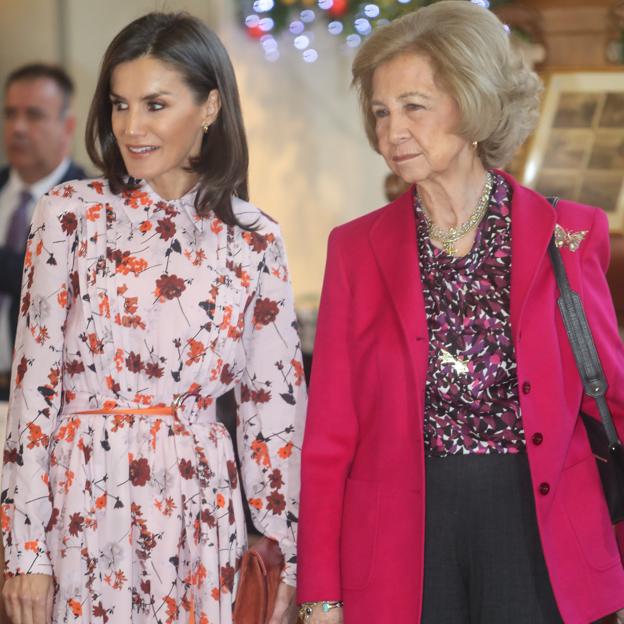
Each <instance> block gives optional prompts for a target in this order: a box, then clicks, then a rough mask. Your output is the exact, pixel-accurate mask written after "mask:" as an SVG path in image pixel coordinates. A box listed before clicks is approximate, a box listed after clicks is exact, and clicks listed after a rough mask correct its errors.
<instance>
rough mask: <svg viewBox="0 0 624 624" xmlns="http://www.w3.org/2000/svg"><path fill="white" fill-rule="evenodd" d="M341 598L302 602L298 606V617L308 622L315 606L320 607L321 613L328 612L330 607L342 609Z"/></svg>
mask: <svg viewBox="0 0 624 624" xmlns="http://www.w3.org/2000/svg"><path fill="white" fill-rule="evenodd" d="M342 604H343V603H342V600H321V601H320V602H302V603H301V605H300V606H299V617H300V618H301V619H302V620H303V621H304V622H309V621H310V618H311V617H312V612H313V611H314V608H315V607H320V608H321V611H322V612H323V613H329V612H330V611H331V610H332V609H342Z"/></svg>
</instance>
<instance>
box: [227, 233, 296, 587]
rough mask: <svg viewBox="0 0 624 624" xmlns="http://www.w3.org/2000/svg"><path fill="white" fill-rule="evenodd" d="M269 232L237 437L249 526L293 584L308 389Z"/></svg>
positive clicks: (252, 308) (277, 244) (283, 270)
mask: <svg viewBox="0 0 624 624" xmlns="http://www.w3.org/2000/svg"><path fill="white" fill-rule="evenodd" d="M270 230H271V231H270V232H269V233H268V234H265V233H263V235H262V240H263V241H265V242H266V245H267V247H266V250H265V254H264V256H263V260H262V261H261V265H260V267H259V278H258V283H257V288H256V290H255V293H254V294H253V297H252V298H251V300H250V301H248V303H247V309H246V313H245V329H244V337H243V339H244V342H245V355H246V364H245V370H244V371H243V374H242V376H241V379H240V383H239V384H238V385H237V386H236V388H235V393H236V400H237V404H238V427H237V438H238V448H239V453H240V457H241V475H242V479H243V484H244V486H245V492H246V495H247V500H248V502H249V505H250V508H251V512H252V518H253V521H254V524H255V525H256V527H257V528H258V530H260V531H261V532H262V533H263V534H264V535H266V536H268V537H272V538H274V539H276V540H277V541H278V543H279V545H280V548H281V550H282V552H283V553H284V557H285V560H286V568H285V570H284V574H283V577H282V579H283V580H284V581H285V582H287V583H288V584H290V585H295V582H296V535H297V521H298V499H299V485H300V476H299V469H300V451H301V439H302V435H303V426H304V425H303V424H304V418H305V409H306V390H305V380H304V375H303V364H302V359H301V348H300V345H299V338H298V335H297V324H296V319H295V311H294V305H293V296H292V292H291V287H290V283H289V279H288V270H287V264H286V255H285V252H284V247H283V243H282V239H281V235H280V232H279V228H278V227H277V226H274V225H271V227H270ZM253 235H254V236H256V234H255V233H254V234H253ZM259 240H260V239H259ZM265 242H263V243H262V244H265Z"/></svg>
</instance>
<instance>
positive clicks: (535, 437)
mask: <svg viewBox="0 0 624 624" xmlns="http://www.w3.org/2000/svg"><path fill="white" fill-rule="evenodd" d="M531 441H532V442H533V444H535V446H539V445H540V444H541V443H542V442H543V441H544V436H543V435H542V434H541V433H540V432H539V431H538V432H537V433H534V434H533V436H532V437H531Z"/></svg>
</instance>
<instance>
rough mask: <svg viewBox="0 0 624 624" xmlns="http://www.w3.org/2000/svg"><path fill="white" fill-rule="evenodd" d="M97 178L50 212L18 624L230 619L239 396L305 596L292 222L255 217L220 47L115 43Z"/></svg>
mask: <svg viewBox="0 0 624 624" xmlns="http://www.w3.org/2000/svg"><path fill="white" fill-rule="evenodd" d="M87 147H88V151H89V154H90V156H91V157H92V158H93V161H94V162H95V163H96V164H97V165H98V166H99V167H100V168H101V169H102V171H103V172H104V174H105V175H104V178H101V179H96V180H92V181H85V182H72V183H69V184H65V185H63V186H60V187H56V188H55V189H54V190H53V191H51V192H50V194H49V195H48V196H47V197H45V198H44V199H42V201H41V202H40V204H39V205H38V207H37V210H36V214H35V217H34V220H33V224H32V227H31V231H30V235H29V240H28V249H27V254H26V262H25V268H24V275H25V279H24V290H23V293H22V308H21V318H20V325H19V330H18V337H17V341H16V352H15V358H16V359H15V362H16V365H15V367H14V371H15V372H14V377H13V380H12V394H11V400H10V405H9V417H8V425H7V438H6V447H5V456H4V457H5V465H4V472H3V485H2V491H3V495H2V508H1V511H2V527H3V538H4V542H5V547H6V568H7V572H8V575H9V578H8V580H7V582H6V584H5V588H4V592H3V593H4V597H5V601H6V603H7V607H8V610H9V615H10V617H11V618H12V620H13V622H14V624H30V623H35V624H39V623H43V622H48V621H53V622H69V621H71V622H76V621H79V622H80V621H81V622H100V621H101V622H155V621H159V622H169V623H173V622H195V623H197V624H199V623H202V624H205V623H208V622H210V624H217V623H229V622H231V621H232V603H233V600H234V597H235V595H236V586H237V575H236V571H237V569H238V563H239V559H240V557H241V554H242V552H243V550H244V549H245V546H246V534H245V525H244V515H243V512H242V501H241V493H240V487H239V483H240V480H239V473H238V471H237V466H236V462H235V458H234V455H233V450H232V444H231V440H230V439H229V437H228V435H227V432H226V430H225V428H224V426H223V425H221V424H220V423H218V422H216V417H215V400H216V398H217V397H218V396H220V395H222V394H224V393H225V392H227V391H228V390H230V389H232V388H233V389H234V391H235V395H236V399H237V406H238V425H237V438H238V448H239V453H240V458H241V470H240V477H241V478H242V481H243V485H244V487H245V490H246V493H247V496H248V499H249V503H250V506H251V510H252V514H253V518H254V522H255V524H256V526H257V528H258V529H259V530H260V531H261V532H262V533H264V534H265V535H267V536H269V537H272V538H274V539H276V540H277V542H278V543H279V546H280V548H281V550H282V552H283V554H284V557H285V562H286V565H285V568H284V572H283V576H282V583H281V585H280V587H279V590H278V599H277V604H276V607H275V610H274V613H273V615H272V619H271V620H270V621H271V623H272V624H285V623H286V621H287V619H288V613H289V611H291V606H292V603H293V597H294V589H293V587H294V584H295V566H296V556H295V536H296V530H297V515H298V512H297V504H298V489H299V475H298V467H299V447H300V434H301V428H302V419H303V413H304V409H305V403H306V398H305V383H304V380H303V367H302V364H301V351H300V347H299V341H298V337H297V332H296V324H295V315H294V309H293V299H292V294H291V289H290V284H289V280H288V270H287V265H286V257H285V253H284V247H283V243H282V239H281V235H280V230H279V227H278V225H277V224H276V223H275V222H274V221H272V220H271V219H270V218H268V217H267V216H266V215H265V214H264V213H262V212H261V211H260V210H258V209H257V208H255V207H254V206H252V205H251V204H249V203H247V163H248V157H247V145H246V139H245V132H244V128H243V123H242V118H241V112H240V105H239V98H238V90H237V86H236V79H235V76H234V71H233V68H232V66H231V63H230V60H229V58H228V55H227V52H226V51H225V49H224V48H223V45H222V44H221V42H220V41H219V39H218V38H217V37H216V35H215V34H214V33H212V32H211V31H210V30H209V29H208V28H207V27H206V26H205V25H203V24H202V23H201V22H200V21H199V20H197V19H196V18H194V17H191V16H189V15H187V14H164V13H151V14H149V15H146V16H144V17H142V18H140V19H138V20H136V21H134V22H132V23H131V24H130V25H129V26H127V27H126V28H124V29H123V30H122V31H121V32H120V33H119V34H118V35H117V37H115V39H114V40H113V41H112V43H111V44H110V46H109V48H108V50H107V52H106V54H105V56H104V60H103V64H102V69H101V74H100V78H99V82H98V85H97V88H96V92H95V96H94V99H93V103H92V106H91V112H90V115H89V120H88V125H87Z"/></svg>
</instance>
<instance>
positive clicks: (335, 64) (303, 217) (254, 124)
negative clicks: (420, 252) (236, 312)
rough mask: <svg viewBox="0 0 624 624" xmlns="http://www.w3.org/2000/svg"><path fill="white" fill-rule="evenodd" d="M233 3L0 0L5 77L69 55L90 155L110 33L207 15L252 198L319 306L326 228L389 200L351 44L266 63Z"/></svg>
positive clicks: (323, 44) (300, 286)
mask: <svg viewBox="0 0 624 624" xmlns="http://www.w3.org/2000/svg"><path fill="white" fill-rule="evenodd" d="M234 4H235V3H234V2H233V1H232V0H168V1H163V0H106V1H104V0H0V42H2V43H1V44H0V45H2V48H0V52H1V53H0V80H3V79H4V78H5V77H6V74H7V72H8V71H9V70H10V69H11V68H13V67H15V66H16V65H18V64H21V63H24V62H27V61H32V60H36V59H48V60H51V61H58V62H64V63H65V65H66V67H67V68H68V70H69V71H70V73H71V74H72V76H73V77H74V79H75V81H76V85H77V97H76V111H77V114H78V119H79V124H78V130H77V137H76V141H75V146H74V155H75V157H76V159H77V160H78V161H79V162H81V163H83V164H89V161H88V158H87V156H86V152H85V149H84V145H83V135H84V123H85V119H86V115H87V111H88V108H89V102H90V99H91V95H92V92H93V89H94V87H95V81H96V78H97V71H98V67H99V63H100V59H101V57H102V54H103V52H104V50H105V48H106V45H107V44H108V42H109V41H110V40H111V39H112V37H113V36H114V35H115V34H116V33H117V32H118V31H119V30H120V28H121V27H122V26H124V25H125V24H127V23H128V22H129V21H131V20H132V19H134V18H135V17H137V16H139V15H141V14H143V13H145V12H147V11H149V10H153V9H159V10H182V9H184V10H188V11H190V12H192V13H194V14H195V15H197V16H199V17H201V18H202V19H204V20H205V21H206V22H207V23H208V24H209V25H210V26H211V27H213V28H214V29H216V30H217V31H218V32H219V34H220V36H221V37H222V39H223V41H224V43H225V45H226V47H227V48H228V50H229V51H230V54H231V55H232V60H233V62H234V65H235V67H236V71H237V76H238V80H239V85H240V90H241V98H242V102H243V114H244V117H245V123H246V127H247V132H248V138H249V144H250V152H251V169H250V188H251V199H252V201H253V202H254V203H256V204H257V205H258V206H260V207H261V208H262V209H263V210H265V211H266V212H268V213H269V214H271V215H273V216H274V217H275V218H276V219H277V220H278V221H279V222H280V223H281V225H282V230H283V233H284V237H285V240H286V247H287V251H288V255H289V262H290V267H291V275H292V279H293V285H294V289H295V294H296V296H297V302H298V304H299V306H302V307H305V306H308V305H314V304H315V303H316V301H317V299H318V294H319V291H320V287H321V281H322V273H323V267H324V262H325V243H326V239H327V235H328V233H329V231H330V229H331V228H332V227H333V226H335V225H337V224H339V223H342V222H344V221H346V220H348V219H351V218H353V217H355V216H357V215H359V214H363V213H365V212H368V211H370V210H373V209H375V208H377V207H379V206H380V205H381V204H382V203H383V196H382V183H383V178H384V175H385V165H384V164H383V162H382V161H381V159H380V157H379V156H377V155H376V154H374V153H373V152H372V151H371V149H370V148H369V146H368V144H367V143H366V140H365V137H364V133H363V130H362V129H361V125H360V118H359V114H358V111H357V105H356V101H355V97H354V95H353V93H351V92H350V90H349V88H348V84H349V68H350V61H351V58H352V53H344V52H343V51H341V50H340V49H339V47H338V46H337V45H336V42H335V40H333V39H330V37H329V35H327V36H323V33H322V32H321V33H318V35H317V39H316V41H315V45H316V47H317V49H318V50H319V52H320V54H321V56H320V59H319V61H318V62H317V63H316V64H314V65H308V64H306V63H304V62H303V61H302V60H301V59H300V58H299V56H298V55H297V54H296V53H295V51H294V50H292V51H289V50H288V46H287V45H284V46H283V47H284V50H285V51H284V54H283V57H282V59H280V61H279V62H277V63H275V64H271V63H268V62H266V61H265V60H264V58H263V56H262V52H261V50H260V48H259V44H258V43H257V42H255V41H251V40H250V39H249V38H248V37H247V35H246V34H245V33H244V32H242V31H241V29H240V28H239V27H238V25H237V24H236V22H235V15H234V10H233V8H234ZM285 43H286V42H285ZM5 47H6V48H7V50H6V54H5V49H4V48H5Z"/></svg>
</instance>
